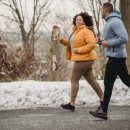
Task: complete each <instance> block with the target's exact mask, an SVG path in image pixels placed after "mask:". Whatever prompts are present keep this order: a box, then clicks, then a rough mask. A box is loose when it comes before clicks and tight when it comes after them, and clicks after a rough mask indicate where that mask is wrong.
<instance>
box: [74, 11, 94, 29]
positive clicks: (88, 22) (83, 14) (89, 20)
mask: <svg viewBox="0 0 130 130" xmlns="http://www.w3.org/2000/svg"><path fill="white" fill-rule="evenodd" d="M78 16H81V17H82V18H83V21H84V23H85V25H86V26H88V27H93V19H92V16H90V15H89V14H88V13H87V12H81V13H79V14H77V15H75V16H74V18H73V25H74V26H75V25H76V18H77V17H78Z"/></svg>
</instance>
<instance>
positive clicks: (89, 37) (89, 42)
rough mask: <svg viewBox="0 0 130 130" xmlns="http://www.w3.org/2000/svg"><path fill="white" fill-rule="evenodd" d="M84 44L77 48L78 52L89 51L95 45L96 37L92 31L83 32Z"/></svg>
mask: <svg viewBox="0 0 130 130" xmlns="http://www.w3.org/2000/svg"><path fill="white" fill-rule="evenodd" d="M84 42H85V46H83V47H80V48H78V52H79V53H80V54H84V53H89V52H90V51H92V50H93V49H95V47H96V39H95V37H94V34H93V32H92V31H87V32H85V36H84Z"/></svg>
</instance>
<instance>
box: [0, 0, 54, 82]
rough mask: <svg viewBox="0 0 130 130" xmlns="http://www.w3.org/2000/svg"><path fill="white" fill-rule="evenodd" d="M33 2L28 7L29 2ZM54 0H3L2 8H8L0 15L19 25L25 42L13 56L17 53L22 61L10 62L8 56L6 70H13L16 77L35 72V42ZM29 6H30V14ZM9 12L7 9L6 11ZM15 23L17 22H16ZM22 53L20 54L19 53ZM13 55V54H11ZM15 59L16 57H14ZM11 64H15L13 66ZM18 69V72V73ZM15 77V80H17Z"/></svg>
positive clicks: (1, 2) (0, 3)
mask: <svg viewBox="0 0 130 130" xmlns="http://www.w3.org/2000/svg"><path fill="white" fill-rule="evenodd" d="M27 2H28V3H29V4H31V6H30V7H28V4H27ZM51 2H52V0H44V1H43V0H30V1H26V0H1V1H0V6H1V8H2V9H6V10H8V12H9V13H8V14H7V13H5V14H4V13H3V14H0V16H2V17H5V18H7V19H8V20H10V21H13V25H17V27H18V29H19V32H20V34H21V38H22V42H23V48H24V49H23V50H19V49H18V50H15V52H14V53H16V54H14V53H13V54H12V56H13V57H16V55H17V56H18V57H19V59H20V61H19V62H18V63H15V64H14V62H10V63H9V61H10V60H7V59H8V57H6V61H5V63H6V64H8V67H6V66H5V69H4V70H7V71H9V70H12V72H13V73H12V74H13V75H16V76H15V79H16V78H18V77H24V76H25V77H27V76H29V75H31V73H33V71H34V68H35V63H36V62H35V57H34V44H35V41H36V40H38V38H39V36H40V35H39V34H38V33H37V32H38V30H39V29H40V27H41V24H42V23H43V20H44V19H45V17H46V16H47V15H48V14H49V12H50V9H49V8H50V5H51ZM27 7H28V8H30V9H29V10H30V11H29V16H28V11H26V10H27ZM6 12H7V11H6ZM14 23H15V24H14ZM19 54H20V55H19ZM10 57H11V56H10ZM12 59H15V58H12ZM10 66H13V67H12V68H11V67H10ZM16 70H18V71H17V74H16ZM15 79H13V80H15Z"/></svg>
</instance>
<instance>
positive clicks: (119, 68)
mask: <svg viewBox="0 0 130 130" xmlns="http://www.w3.org/2000/svg"><path fill="white" fill-rule="evenodd" d="M117 76H119V77H120V79H121V80H122V82H123V83H124V84H125V85H127V86H128V87H130V75H129V74H128V70H127V67H126V58H112V57H109V59H108V61H107V64H106V71H105V78H104V86H105V89H104V102H103V105H102V109H103V111H104V112H107V110H108V105H109V101H110V98H111V95H112V89H113V85H114V82H115V80H116V78H117Z"/></svg>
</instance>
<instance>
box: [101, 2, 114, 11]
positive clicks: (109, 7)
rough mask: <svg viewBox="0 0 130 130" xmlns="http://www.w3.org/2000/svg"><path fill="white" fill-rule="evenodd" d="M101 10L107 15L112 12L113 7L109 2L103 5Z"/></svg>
mask: <svg viewBox="0 0 130 130" xmlns="http://www.w3.org/2000/svg"><path fill="white" fill-rule="evenodd" d="M103 8H106V9H107V10H108V12H109V13H111V12H112V11H113V5H112V4H111V3H110V2H106V3H104V4H103Z"/></svg>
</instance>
